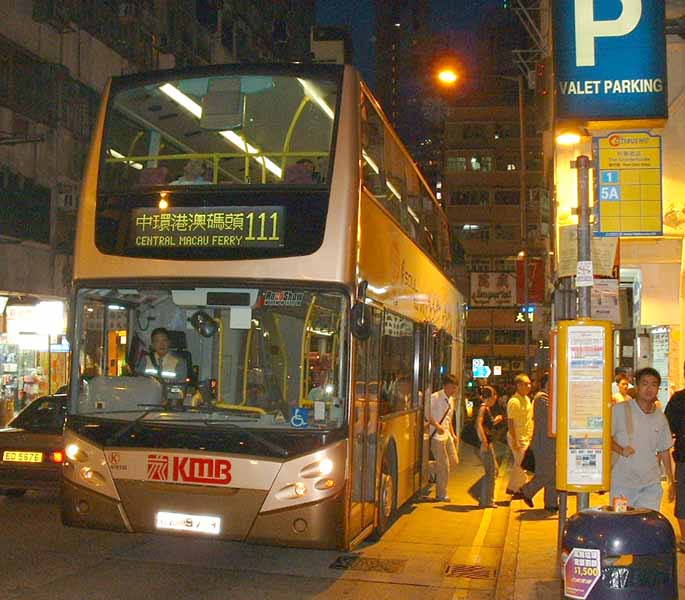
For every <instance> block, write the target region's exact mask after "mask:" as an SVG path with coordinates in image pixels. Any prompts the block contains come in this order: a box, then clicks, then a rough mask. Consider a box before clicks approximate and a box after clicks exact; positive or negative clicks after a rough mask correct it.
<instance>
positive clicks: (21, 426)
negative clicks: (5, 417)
mask: <svg viewBox="0 0 685 600" xmlns="http://www.w3.org/2000/svg"><path fill="white" fill-rule="evenodd" d="M66 414H67V396H66V394H60V395H54V396H42V397H40V398H36V399H35V400H34V401H33V402H31V404H29V405H28V406H27V407H26V408H24V410H22V411H21V412H20V413H19V414H18V415H17V416H16V417H14V419H12V420H11V421H10V422H9V423H8V424H7V426H6V427H5V428H3V429H0V494H3V495H6V496H22V495H24V494H25V493H26V490H45V489H51V490H58V489H59V485H60V477H61V471H62V463H63V462H64V448H63V437H62V430H63V428H64V419H65V417H66Z"/></svg>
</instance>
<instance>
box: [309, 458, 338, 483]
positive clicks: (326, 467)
mask: <svg viewBox="0 0 685 600" xmlns="http://www.w3.org/2000/svg"><path fill="white" fill-rule="evenodd" d="M334 466H335V465H334V463H333V461H332V460H331V459H330V458H324V459H321V460H319V461H317V462H314V463H310V464H308V465H307V466H306V467H304V468H302V469H301V470H300V477H306V478H307V479H311V478H312V477H325V476H326V475H330V474H331V473H332V472H333V467H334Z"/></svg>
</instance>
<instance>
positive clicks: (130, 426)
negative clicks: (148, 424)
mask: <svg viewBox="0 0 685 600" xmlns="http://www.w3.org/2000/svg"><path fill="white" fill-rule="evenodd" d="M140 406H145V407H147V408H148V410H146V411H145V412H144V413H143V414H141V415H140V416H139V417H136V418H135V419H133V421H131V422H130V423H126V425H124V426H123V427H121V428H119V429H117V430H116V431H115V432H114V433H113V434H112V435H111V436H110V437H109V438H108V439H107V441H106V442H105V445H106V446H111V445H112V444H114V443H115V442H117V441H119V440H120V439H121V438H122V437H124V436H125V435H126V434H127V433H128V432H129V431H131V430H132V429H133V428H134V427H135V426H136V425H137V424H138V423H140V422H141V421H142V420H143V419H144V418H145V417H147V416H148V415H149V414H151V413H153V412H159V409H160V408H161V409H163V407H162V405H161V404H142V405H140ZM153 407H154V408H153ZM129 412H130V411H129Z"/></svg>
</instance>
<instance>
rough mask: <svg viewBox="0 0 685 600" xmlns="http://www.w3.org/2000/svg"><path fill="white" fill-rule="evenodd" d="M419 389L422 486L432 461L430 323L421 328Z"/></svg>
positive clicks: (431, 331)
mask: <svg viewBox="0 0 685 600" xmlns="http://www.w3.org/2000/svg"><path fill="white" fill-rule="evenodd" d="M419 332H420V333H419V337H420V339H419V348H420V350H419V377H418V385H419V390H420V391H421V392H422V394H423V403H422V409H423V411H422V415H421V416H422V418H423V435H422V436H421V454H420V456H421V487H422V488H423V487H425V486H426V485H428V479H429V477H430V473H429V461H430V424H429V422H428V419H427V418H426V417H425V415H426V410H427V408H426V407H427V406H428V404H429V402H430V398H431V394H432V393H433V386H432V385H431V381H432V379H433V365H434V358H433V336H434V335H435V330H434V329H433V326H432V325H430V324H426V325H425V326H424V327H422V328H420V329H419Z"/></svg>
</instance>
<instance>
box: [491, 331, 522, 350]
mask: <svg viewBox="0 0 685 600" xmlns="http://www.w3.org/2000/svg"><path fill="white" fill-rule="evenodd" d="M525 339H526V332H525V331H524V330H523V329H495V344H498V345H507V346H519V345H522V344H523V343H524V342H525Z"/></svg>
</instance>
